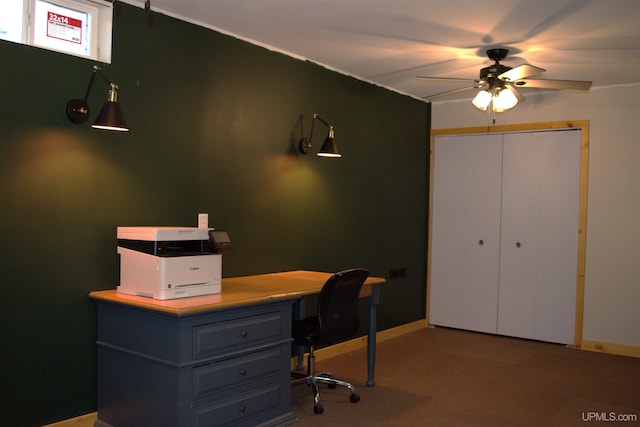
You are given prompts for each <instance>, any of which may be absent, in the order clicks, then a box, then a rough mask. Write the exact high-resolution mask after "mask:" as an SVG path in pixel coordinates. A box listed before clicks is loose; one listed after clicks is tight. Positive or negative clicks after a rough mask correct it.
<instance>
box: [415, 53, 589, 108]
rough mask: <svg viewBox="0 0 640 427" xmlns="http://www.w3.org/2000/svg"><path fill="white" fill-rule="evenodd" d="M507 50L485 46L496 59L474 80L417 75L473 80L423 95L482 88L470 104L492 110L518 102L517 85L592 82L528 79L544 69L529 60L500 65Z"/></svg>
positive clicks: (565, 87) (578, 87) (562, 86)
mask: <svg viewBox="0 0 640 427" xmlns="http://www.w3.org/2000/svg"><path fill="white" fill-rule="evenodd" d="M508 53H509V50H508V49H503V48H496V49H489V50H487V56H488V57H489V59H491V60H492V61H495V63H494V64H493V65H490V66H488V67H485V68H482V69H481V70H480V78H479V79H477V80H473V79H459V78H454V77H425V76H418V78H421V79H429V80H439V81H466V82H474V84H473V86H467V87H462V88H458V89H453V90H448V91H446V92H441V93H436V94H433V95H429V96H425V97H424V99H426V100H432V99H436V98H440V97H444V96H448V95H453V94H454V93H458V92H463V91H466V90H470V89H481V91H480V92H478V95H476V97H475V98H474V100H473V101H472V103H473V105H474V106H475V107H476V108H479V109H480V110H486V109H487V108H488V107H489V105H491V106H492V110H493V111H494V112H502V111H505V110H508V109H510V108H513V107H514V106H515V105H516V104H517V103H518V102H522V101H524V97H523V96H522V95H521V94H520V92H518V90H517V89H518V88H527V89H545V90H561V91H568V92H587V91H588V90H589V89H590V88H591V84H592V82H590V81H582V80H548V79H531V78H529V77H532V76H537V75H539V74H541V73H543V72H544V71H546V70H544V69H543V68H539V67H534V66H533V65H529V64H523V65H519V66H517V67H515V68H511V67H508V66H506V65H502V64H501V63H500V61H502V60H503V59H504V58H506V57H507V54H508Z"/></svg>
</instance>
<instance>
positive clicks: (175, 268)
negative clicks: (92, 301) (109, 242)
mask: <svg viewBox="0 0 640 427" xmlns="http://www.w3.org/2000/svg"><path fill="white" fill-rule="evenodd" d="M216 236H217V238H218V240H220V237H221V236H223V239H222V240H225V239H226V242H224V241H223V242H222V245H215V244H213V243H212V241H211V240H212V239H214V238H215V237H216ZM220 247H230V240H229V239H228V235H227V234H226V233H225V232H224V231H218V230H216V231H214V230H213V229H212V228H195V227H118V250H117V251H118V254H119V255H120V286H118V288H117V291H118V292H120V293H124V294H129V295H139V296H145V297H149V298H154V299H158V300H167V299H175V298H184V297H192V296H198V295H209V294H216V293H220V291H221V288H222V285H221V282H222V255H221V254H219V253H217V252H218V248H220Z"/></svg>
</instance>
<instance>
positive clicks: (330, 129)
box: [309, 113, 333, 143]
mask: <svg viewBox="0 0 640 427" xmlns="http://www.w3.org/2000/svg"><path fill="white" fill-rule="evenodd" d="M316 119H318V120H320V121H321V122H322V123H324V124H325V126H327V127H328V128H329V134H330V136H331V138H333V126H331V125H330V124H329V123H327V122H325V121H324V120H322V117H320V116H319V115H317V114H315V113H314V114H313V120H312V121H311V134H310V135H309V143H312V141H313V125H314V124H315V123H316Z"/></svg>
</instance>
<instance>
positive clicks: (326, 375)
mask: <svg viewBox="0 0 640 427" xmlns="http://www.w3.org/2000/svg"><path fill="white" fill-rule="evenodd" d="M291 378H292V382H291V385H296V384H303V383H306V384H307V386H308V387H310V388H311V392H312V393H313V412H314V413H315V414H316V415H319V414H321V413H323V412H324V407H323V406H322V404H321V403H320V390H319V389H318V384H319V383H320V384H327V385H328V386H329V388H330V389H334V388H336V387H338V386H340V387H345V388H347V389H348V390H349V391H350V392H351V394H350V395H349V400H350V401H351V402H352V403H357V402H359V401H360V395H359V394H358V393H357V392H356V388H355V387H354V386H353V385H352V384H351V383H348V382H346V381H343V380H340V379H338V378H335V377H334V376H333V375H331V373H330V372H320V373H317V374H313V375H309V374H304V373H302V372H292V373H291Z"/></svg>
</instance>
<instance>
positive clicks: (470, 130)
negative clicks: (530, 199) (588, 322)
mask: <svg viewBox="0 0 640 427" xmlns="http://www.w3.org/2000/svg"><path fill="white" fill-rule="evenodd" d="M576 128H578V129H580V130H581V135H580V136H581V141H580V207H579V214H578V215H579V218H578V271H577V272H576V318H575V332H574V346H575V347H578V348H579V347H581V346H582V329H583V317H584V281H585V260H586V249H587V196H588V183H589V120H567V121H557V122H539V123H522V124H512V125H500V126H490V127H486V126H475V127H466V128H448V129H432V130H431V137H430V146H429V218H428V220H427V222H428V224H427V227H428V239H427V277H426V279H427V283H426V306H425V319H426V321H427V324H428V323H429V294H430V285H431V284H430V281H431V230H432V217H433V215H432V214H433V212H432V211H433V170H434V168H433V160H434V159H433V151H434V144H435V138H436V137H437V136H443V135H467V134H492V133H500V134H504V133H513V132H534V131H545V130H559V129H576Z"/></svg>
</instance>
